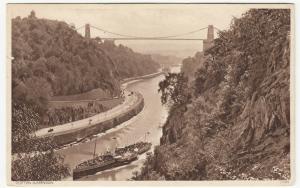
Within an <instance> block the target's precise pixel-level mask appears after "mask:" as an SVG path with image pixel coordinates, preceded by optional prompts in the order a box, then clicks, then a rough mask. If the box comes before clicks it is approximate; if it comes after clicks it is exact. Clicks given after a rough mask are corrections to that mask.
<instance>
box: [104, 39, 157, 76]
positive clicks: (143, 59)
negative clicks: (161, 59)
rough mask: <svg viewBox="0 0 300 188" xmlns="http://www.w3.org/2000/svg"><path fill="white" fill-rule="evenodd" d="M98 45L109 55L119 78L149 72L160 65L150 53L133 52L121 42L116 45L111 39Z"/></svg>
mask: <svg viewBox="0 0 300 188" xmlns="http://www.w3.org/2000/svg"><path fill="white" fill-rule="evenodd" d="M100 46H101V48H102V49H103V50H104V51H105V52H106V53H107V54H108V55H109V56H110V57H111V59H112V61H113V62H114V65H115V66H116V69H117V70H118V76H119V78H120V79H124V78H129V77H135V76H142V75H145V74H151V73H154V72H157V71H158V69H159V67H160V65H159V64H158V63H157V62H155V61H154V60H153V59H152V58H151V56H150V55H144V54H140V53H137V52H134V51H133V50H132V49H130V48H128V47H126V46H124V45H122V44H120V45H118V46H117V45H116V44H115V43H114V42H113V41H111V40H105V41H104V42H103V43H101V44H100Z"/></svg>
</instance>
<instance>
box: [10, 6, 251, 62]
mask: <svg viewBox="0 0 300 188" xmlns="http://www.w3.org/2000/svg"><path fill="white" fill-rule="evenodd" d="M250 6H253V5H246V4H244V5H236V4H227V5H226V4H224V5H220V4H218V5H212V4H210V5H209V4H131V5H128V4H72V5H71V4H26V5H20V4H15V5H9V6H8V15H9V16H10V18H14V17H16V16H21V17H26V16H28V15H29V14H30V11H31V10H34V11H35V13H36V17H38V18H47V19H52V20H59V21H65V22H66V23H68V24H71V23H73V24H75V27H76V28H78V27H80V26H82V25H84V24H86V23H89V24H90V25H93V26H96V27H100V28H103V29H105V30H108V31H112V32H115V33H120V34H125V35H135V36H143V37H159V36H166V35H177V34H181V33H186V32H190V31H193V30H197V29H199V28H204V27H207V26H208V25H214V26H215V27H217V28H218V29H221V30H223V29H228V28H229V26H230V23H231V20H232V18H233V17H241V15H242V14H243V13H245V12H246V11H247V10H249V8H251V7H250ZM78 32H80V33H81V34H83V33H84V28H82V29H81V30H78ZM91 35H92V37H95V36H99V37H100V38H101V37H117V36H114V35H112V34H108V33H104V32H100V31H97V30H95V29H93V28H91ZM206 36H207V30H202V31H200V32H197V33H194V34H190V35H185V36H182V38H206ZM216 36H217V31H215V37H216ZM120 43H121V44H123V45H126V46H128V47H130V48H132V49H133V50H134V51H137V52H141V53H160V54H163V55H175V56H178V57H182V58H184V57H188V56H193V55H194V54H195V53H196V52H197V51H202V41H194V40H193V41H150V40H146V41H145V40H139V41H116V44H120Z"/></svg>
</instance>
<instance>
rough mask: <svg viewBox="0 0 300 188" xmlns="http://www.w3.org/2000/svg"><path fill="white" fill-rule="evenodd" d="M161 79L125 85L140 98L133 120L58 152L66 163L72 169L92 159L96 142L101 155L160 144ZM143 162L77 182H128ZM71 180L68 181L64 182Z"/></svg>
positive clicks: (165, 113) (162, 118)
mask: <svg viewBox="0 0 300 188" xmlns="http://www.w3.org/2000/svg"><path fill="white" fill-rule="evenodd" d="M179 69H180V67H173V69H172V72H178V71H179ZM163 79H164V75H159V76H157V77H154V78H150V79H143V80H138V81H136V82H132V83H130V84H128V85H127V88H126V89H127V90H129V91H136V92H139V93H141V94H142V95H143V98H144V103H145V105H144V108H143V110H142V111H141V112H140V113H139V114H138V115H137V116H135V117H133V118H132V119H130V120H128V121H127V122H124V123H122V124H121V125H119V126H117V127H115V128H113V129H111V130H108V131H107V132H106V133H100V134H98V135H97V137H96V138H94V139H92V140H90V141H88V142H85V143H80V144H78V145H73V146H71V147H68V148H66V149H62V150H59V151H57V152H58V153H59V154H61V155H63V156H64V159H65V163H66V164H67V165H69V167H70V169H71V170H72V169H73V168H74V167H75V166H76V165H77V164H78V163H80V162H81V161H84V160H87V159H90V158H92V157H93V149H94V145H95V141H96V142H97V147H96V153H98V154H99V153H103V152H105V151H106V150H113V149H114V148H115V147H122V146H125V145H129V144H133V143H134V142H137V141H147V142H151V143H152V146H153V147H152V149H153V148H154V146H155V145H158V144H159V141H160V137H161V136H162V129H161V128H162V126H163V124H164V123H165V121H166V119H167V116H168V111H167V108H166V107H165V106H163V105H162V104H161V101H160V94H159V93H158V83H159V82H160V81H161V80H163ZM144 160H145V154H144V155H142V156H140V157H139V160H137V161H134V162H133V163H131V164H129V165H127V166H122V167H118V168H114V169H110V170H106V171H103V172H99V173H97V174H95V175H92V176H87V177H83V178H81V179H80V180H81V181H84V180H87V181H92V180H127V179H130V178H131V177H132V173H133V172H135V171H138V170H139V169H140V168H141V166H142V165H143V162H144ZM69 179H71V177H69V178H67V180H69Z"/></svg>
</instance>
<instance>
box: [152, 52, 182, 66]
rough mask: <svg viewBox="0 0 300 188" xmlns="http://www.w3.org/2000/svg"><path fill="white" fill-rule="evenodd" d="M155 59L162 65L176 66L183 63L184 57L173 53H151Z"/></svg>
mask: <svg viewBox="0 0 300 188" xmlns="http://www.w3.org/2000/svg"><path fill="white" fill-rule="evenodd" d="M151 57H152V59H153V60H154V61H156V62H158V63H159V64H160V65H161V66H167V67H169V66H174V65H178V64H181V61H182V58H179V57H176V56H171V55H161V54H151Z"/></svg>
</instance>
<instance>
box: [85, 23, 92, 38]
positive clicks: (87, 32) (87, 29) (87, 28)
mask: <svg viewBox="0 0 300 188" xmlns="http://www.w3.org/2000/svg"><path fill="white" fill-rule="evenodd" d="M85 38H88V39H89V38H91V28H90V24H85Z"/></svg>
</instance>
